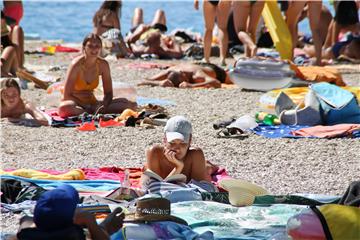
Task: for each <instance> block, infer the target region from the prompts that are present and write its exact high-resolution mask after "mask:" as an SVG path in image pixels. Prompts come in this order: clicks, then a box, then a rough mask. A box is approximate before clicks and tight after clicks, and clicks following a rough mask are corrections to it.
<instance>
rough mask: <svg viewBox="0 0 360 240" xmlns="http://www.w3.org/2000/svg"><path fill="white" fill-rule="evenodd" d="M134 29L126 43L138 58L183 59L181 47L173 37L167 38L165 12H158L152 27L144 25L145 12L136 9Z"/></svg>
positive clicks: (133, 21) (133, 22)
mask: <svg viewBox="0 0 360 240" xmlns="http://www.w3.org/2000/svg"><path fill="white" fill-rule="evenodd" d="M132 26H133V27H132V29H131V30H130V33H129V34H128V36H127V37H126V42H127V44H128V47H129V48H130V50H131V51H132V53H133V54H134V55H135V56H136V57H141V55H143V54H155V55H156V56H157V57H159V58H161V59H169V58H182V57H183V53H182V50H181V47H180V45H179V44H178V43H176V42H175V40H174V39H173V38H172V37H169V36H166V35H164V34H163V33H164V32H166V30H167V27H166V17H165V12H164V11H162V10H160V9H159V10H157V11H156V13H155V16H154V20H153V22H152V24H151V25H148V24H144V20H143V10H142V9H141V8H136V9H135V12H134V16H133V19H132Z"/></svg>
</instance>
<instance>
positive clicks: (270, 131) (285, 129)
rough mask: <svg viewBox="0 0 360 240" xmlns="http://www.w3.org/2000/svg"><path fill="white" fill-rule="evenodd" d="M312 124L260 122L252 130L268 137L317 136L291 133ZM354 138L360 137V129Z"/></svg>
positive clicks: (353, 135) (355, 132)
mask: <svg viewBox="0 0 360 240" xmlns="http://www.w3.org/2000/svg"><path fill="white" fill-rule="evenodd" d="M307 127H310V126H306V125H293V126H289V125H283V124H281V125H275V126H269V125H265V124H259V126H257V127H256V128H254V129H253V130H252V131H253V132H254V133H256V134H257V135H260V136H263V137H267V138H317V137H303V136H294V135H292V134H291V131H296V130H299V129H302V128H307ZM351 137H352V138H360V130H356V131H354V132H353V133H352V136H351Z"/></svg>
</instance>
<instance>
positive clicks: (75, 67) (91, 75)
mask: <svg viewBox="0 0 360 240" xmlns="http://www.w3.org/2000/svg"><path fill="white" fill-rule="evenodd" d="M101 45H102V42H101V39H100V37H99V36H97V35H96V34H94V33H91V34H89V35H88V36H86V37H85V39H84V41H83V44H82V47H83V52H82V54H81V55H80V56H78V57H76V58H75V59H74V60H73V61H72V63H71V64H70V67H69V69H68V72H67V76H66V80H65V86H64V96H63V99H62V101H61V103H60V106H59V109H58V112H59V115H60V116H61V117H69V116H77V115H80V114H82V113H84V112H87V113H90V114H94V113H95V112H97V111H99V112H100V113H121V112H122V111H123V110H125V109H127V108H130V109H135V108H136V103H135V102H131V101H128V100H127V99H125V98H116V99H113V89H112V80H111V74H110V67H109V63H108V62H107V61H106V60H105V59H103V58H100V57H99V54H100V50H101ZM100 76H101V79H102V83H103V90H104V99H103V101H98V100H97V99H96V97H95V95H94V89H95V88H97V86H98V85H99V81H100Z"/></svg>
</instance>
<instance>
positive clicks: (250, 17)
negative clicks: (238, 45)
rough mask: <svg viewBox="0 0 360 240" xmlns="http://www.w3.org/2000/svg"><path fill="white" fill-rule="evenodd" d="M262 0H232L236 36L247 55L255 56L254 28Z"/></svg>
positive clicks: (261, 8)
mask: <svg viewBox="0 0 360 240" xmlns="http://www.w3.org/2000/svg"><path fill="white" fill-rule="evenodd" d="M264 4H265V2H264V1H254V0H252V1H233V11H234V26H235V30H236V32H237V35H238V38H239V39H240V41H241V42H242V43H243V44H244V45H245V55H246V56H247V57H254V56H256V51H257V47H256V28H257V25H258V23H259V20H260V16H261V12H262V10H263V8H264Z"/></svg>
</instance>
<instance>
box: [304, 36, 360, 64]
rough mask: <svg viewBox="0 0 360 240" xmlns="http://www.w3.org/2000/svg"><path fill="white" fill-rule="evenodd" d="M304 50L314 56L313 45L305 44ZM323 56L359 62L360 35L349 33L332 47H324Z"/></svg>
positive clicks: (324, 57)
mask: <svg viewBox="0 0 360 240" xmlns="http://www.w3.org/2000/svg"><path fill="white" fill-rule="evenodd" d="M304 51H305V52H306V54H307V55H309V56H310V57H312V56H314V48H313V46H305V47H304ZM322 58H323V59H344V60H348V61H350V62H358V61H359V60H360V37H359V36H354V35H350V34H349V35H347V36H346V37H345V38H344V39H343V40H342V41H339V42H337V43H335V44H334V45H333V46H332V47H329V48H326V49H323V51H322Z"/></svg>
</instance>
